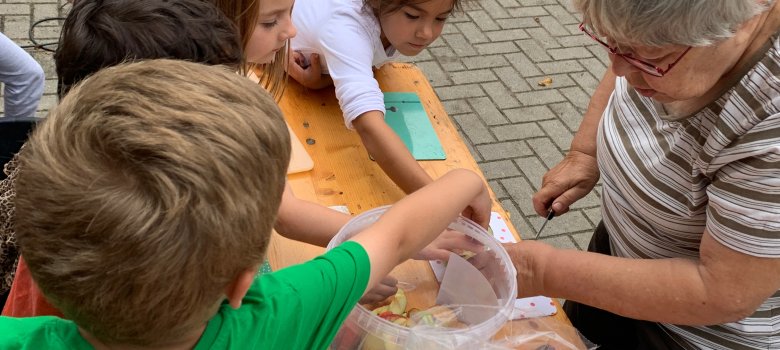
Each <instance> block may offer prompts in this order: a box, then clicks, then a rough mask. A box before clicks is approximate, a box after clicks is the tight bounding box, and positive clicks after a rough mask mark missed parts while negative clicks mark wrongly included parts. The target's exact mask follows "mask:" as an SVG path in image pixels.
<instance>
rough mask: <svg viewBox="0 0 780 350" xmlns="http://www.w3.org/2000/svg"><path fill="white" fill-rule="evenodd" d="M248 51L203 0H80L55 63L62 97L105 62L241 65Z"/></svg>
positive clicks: (64, 28) (64, 27) (235, 32)
mask: <svg viewBox="0 0 780 350" xmlns="http://www.w3.org/2000/svg"><path fill="white" fill-rule="evenodd" d="M243 56H244V51H243V48H242V46H241V42H240V40H239V35H238V30H237V29H236V27H235V25H234V24H233V22H231V21H230V19H228V18H227V17H226V16H225V15H224V14H223V13H222V12H221V11H220V10H219V9H218V8H217V7H216V6H214V5H213V4H211V3H209V2H206V1H203V0H166V1H160V0H93V1H78V2H76V3H74V5H73V8H72V9H71V10H70V12H69V13H68V17H67V18H65V22H64V23H63V25H62V34H61V35H60V41H59V45H58V46H57V51H56V52H55V53H54V63H55V66H56V69H57V77H58V84H57V93H58V94H59V96H60V98H62V96H64V95H65V94H66V93H67V92H68V90H70V88H71V87H72V86H73V85H75V84H76V83H78V82H79V81H81V80H82V79H84V78H86V77H87V76H89V75H90V74H93V73H95V72H97V71H98V70H100V69H101V68H104V67H110V66H113V65H116V64H119V63H122V62H126V61H133V60H140V59H154V58H170V59H180V60H188V61H193V62H198V63H206V64H212V65H216V64H222V65H226V66H230V67H231V68H233V69H236V70H238V69H239V68H240V67H241V64H242V62H243Z"/></svg>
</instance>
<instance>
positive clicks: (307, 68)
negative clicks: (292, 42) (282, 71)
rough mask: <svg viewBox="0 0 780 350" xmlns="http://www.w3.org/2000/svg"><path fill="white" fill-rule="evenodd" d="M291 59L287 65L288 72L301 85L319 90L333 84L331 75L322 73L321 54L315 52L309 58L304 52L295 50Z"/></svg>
mask: <svg viewBox="0 0 780 350" xmlns="http://www.w3.org/2000/svg"><path fill="white" fill-rule="evenodd" d="M291 60H292V62H290V63H289V64H288V65H287V73H288V74H290V76H291V77H293V79H295V80H296V81H297V82H299V83H301V85H303V86H305V87H307V88H309V89H315V90H317V89H322V88H324V87H327V86H330V85H331V84H333V80H332V79H330V76H329V75H323V74H322V66H321V65H320V55H319V54H316V53H313V54H311V56H310V58H309V59H308V60H307V59H306V56H304V55H303V54H302V53H300V52H297V51H293V53H292V57H291Z"/></svg>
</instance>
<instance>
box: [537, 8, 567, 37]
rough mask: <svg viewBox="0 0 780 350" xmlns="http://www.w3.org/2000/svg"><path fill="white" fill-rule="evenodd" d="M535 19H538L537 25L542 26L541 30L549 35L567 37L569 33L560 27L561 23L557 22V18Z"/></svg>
mask: <svg viewBox="0 0 780 350" xmlns="http://www.w3.org/2000/svg"><path fill="white" fill-rule="evenodd" d="M548 11H549V9H548ZM537 18H538V19H539V24H540V25H541V26H542V28H544V30H545V31H546V32H547V33H549V34H550V35H552V36H564V35H569V31H568V30H567V29H566V27H564V26H562V25H561V23H559V22H558V19H557V18H554V17H552V16H541V17H537ZM532 36H533V34H532ZM556 44H557V43H556Z"/></svg>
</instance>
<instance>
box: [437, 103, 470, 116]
mask: <svg viewBox="0 0 780 350" xmlns="http://www.w3.org/2000/svg"><path fill="white" fill-rule="evenodd" d="M442 104H443V105H444V110H445V111H447V114H448V115H449V116H450V117H452V115H453V114H463V113H469V112H471V111H472V110H471V106H469V104H468V102H466V100H449V101H442Z"/></svg>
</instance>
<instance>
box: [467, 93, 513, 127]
mask: <svg viewBox="0 0 780 350" xmlns="http://www.w3.org/2000/svg"><path fill="white" fill-rule="evenodd" d="M468 103H469V104H470V105H471V107H472V109H473V111H474V113H475V114H477V115H478V116H479V117H480V118H481V119H482V121H484V122H485V124H487V125H488V126H490V125H499V124H506V123H507V122H508V120H507V119H506V117H504V115H503V113H501V111H499V110H498V108H496V106H495V104H494V103H493V101H491V100H490V98H488V97H477V98H470V99H468Z"/></svg>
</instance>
